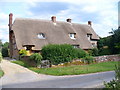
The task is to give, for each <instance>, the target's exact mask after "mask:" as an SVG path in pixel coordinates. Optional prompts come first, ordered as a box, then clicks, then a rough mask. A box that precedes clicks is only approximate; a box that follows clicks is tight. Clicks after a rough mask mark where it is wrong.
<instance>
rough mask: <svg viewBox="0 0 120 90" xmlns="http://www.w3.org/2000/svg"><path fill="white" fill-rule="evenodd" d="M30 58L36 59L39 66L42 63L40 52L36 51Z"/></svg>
mask: <svg viewBox="0 0 120 90" xmlns="http://www.w3.org/2000/svg"><path fill="white" fill-rule="evenodd" d="M30 59H31V60H34V61H35V62H36V64H37V66H39V65H40V64H41V59H42V56H41V55H40V54H39V53H34V54H32V55H31V56H30Z"/></svg>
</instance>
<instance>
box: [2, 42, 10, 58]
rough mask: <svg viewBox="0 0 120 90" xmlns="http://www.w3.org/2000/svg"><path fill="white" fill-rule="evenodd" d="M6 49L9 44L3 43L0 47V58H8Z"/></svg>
mask: <svg viewBox="0 0 120 90" xmlns="http://www.w3.org/2000/svg"><path fill="white" fill-rule="evenodd" d="M8 47H9V43H8V42H5V43H4V44H3V46H2V56H3V57H8V56H9V54H8Z"/></svg>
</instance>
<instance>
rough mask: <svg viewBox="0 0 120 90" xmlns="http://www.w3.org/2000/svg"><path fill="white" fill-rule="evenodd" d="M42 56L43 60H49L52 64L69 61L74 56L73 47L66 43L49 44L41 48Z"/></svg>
mask: <svg viewBox="0 0 120 90" xmlns="http://www.w3.org/2000/svg"><path fill="white" fill-rule="evenodd" d="M41 52H42V56H43V58H44V59H45V60H50V61H51V63H52V64H59V63H64V62H69V61H71V60H72V59H73V58H75V54H74V52H75V49H74V48H73V47H72V46H71V45H68V44H62V45H57V44H53V45H52V44H50V45H47V46H44V47H43V48H42V50H41Z"/></svg>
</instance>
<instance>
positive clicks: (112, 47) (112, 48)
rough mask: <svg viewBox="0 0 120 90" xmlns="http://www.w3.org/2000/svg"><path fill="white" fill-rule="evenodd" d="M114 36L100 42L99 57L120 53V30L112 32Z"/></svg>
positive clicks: (101, 39)
mask: <svg viewBox="0 0 120 90" xmlns="http://www.w3.org/2000/svg"><path fill="white" fill-rule="evenodd" d="M110 33H111V34H112V35H110V36H108V37H104V38H100V40H99V41H98V49H99V55H105V54H119V53H120V40H119V39H120V28H118V29H116V30H113V29H112V32H110Z"/></svg>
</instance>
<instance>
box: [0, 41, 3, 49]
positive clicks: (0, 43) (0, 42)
mask: <svg viewBox="0 0 120 90" xmlns="http://www.w3.org/2000/svg"><path fill="white" fill-rule="evenodd" d="M2 46H3V44H2V41H1V39H0V51H1V48H2Z"/></svg>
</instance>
